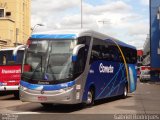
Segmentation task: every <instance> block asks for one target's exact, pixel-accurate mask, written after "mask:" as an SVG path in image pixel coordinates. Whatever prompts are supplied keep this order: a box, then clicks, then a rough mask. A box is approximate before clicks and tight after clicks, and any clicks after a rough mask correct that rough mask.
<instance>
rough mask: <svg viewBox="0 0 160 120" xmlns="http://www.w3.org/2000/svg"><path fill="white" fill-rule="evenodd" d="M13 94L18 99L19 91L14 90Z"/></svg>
mask: <svg viewBox="0 0 160 120" xmlns="http://www.w3.org/2000/svg"><path fill="white" fill-rule="evenodd" d="M13 94H14V97H15V98H16V99H19V91H15V92H14V93H13Z"/></svg>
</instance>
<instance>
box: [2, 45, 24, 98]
mask: <svg viewBox="0 0 160 120" xmlns="http://www.w3.org/2000/svg"><path fill="white" fill-rule="evenodd" d="M23 54H24V49H23V48H22V46H18V47H15V48H6V49H0V91H4V92H5V91H12V92H13V93H14V96H15V97H16V98H18V96H19V91H18V90H19V82H20V78H21V77H20V76H21V64H22V60H23Z"/></svg>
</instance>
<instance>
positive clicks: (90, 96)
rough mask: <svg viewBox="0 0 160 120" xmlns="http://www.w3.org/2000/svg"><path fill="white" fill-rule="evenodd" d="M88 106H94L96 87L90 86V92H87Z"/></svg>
mask: <svg viewBox="0 0 160 120" xmlns="http://www.w3.org/2000/svg"><path fill="white" fill-rule="evenodd" d="M86 105H87V106H93V105H94V88H92V87H91V88H90V89H89V91H88V93H87V101H86Z"/></svg>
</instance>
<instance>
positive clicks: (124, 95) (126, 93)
mask: <svg viewBox="0 0 160 120" xmlns="http://www.w3.org/2000/svg"><path fill="white" fill-rule="evenodd" d="M127 95H128V88H127V85H126V86H125V88H124V92H123V95H122V98H123V99H125V98H126V97H127Z"/></svg>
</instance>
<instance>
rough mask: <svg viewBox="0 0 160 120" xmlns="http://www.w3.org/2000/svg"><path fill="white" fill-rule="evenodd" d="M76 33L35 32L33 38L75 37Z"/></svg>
mask: <svg viewBox="0 0 160 120" xmlns="http://www.w3.org/2000/svg"><path fill="white" fill-rule="evenodd" d="M76 37H77V36H76V34H33V35H32V36H31V38H33V39H75V38H76Z"/></svg>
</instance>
